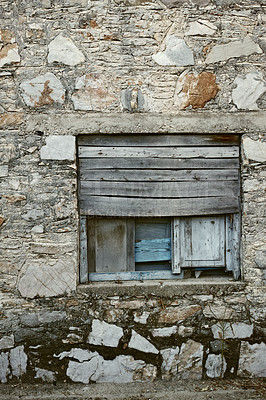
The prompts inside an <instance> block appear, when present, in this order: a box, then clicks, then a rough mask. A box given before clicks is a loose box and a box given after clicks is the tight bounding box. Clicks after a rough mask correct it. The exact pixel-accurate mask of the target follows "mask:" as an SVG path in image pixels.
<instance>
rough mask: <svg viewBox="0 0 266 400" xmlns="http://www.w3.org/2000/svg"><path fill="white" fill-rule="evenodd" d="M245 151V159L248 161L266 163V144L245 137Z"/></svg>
mask: <svg viewBox="0 0 266 400" xmlns="http://www.w3.org/2000/svg"><path fill="white" fill-rule="evenodd" d="M243 149H244V154H245V157H246V158H247V159H248V160H253V161H257V162H265V161H266V142H260V141H259V140H252V139H250V138H249V137H245V138H244V140H243Z"/></svg>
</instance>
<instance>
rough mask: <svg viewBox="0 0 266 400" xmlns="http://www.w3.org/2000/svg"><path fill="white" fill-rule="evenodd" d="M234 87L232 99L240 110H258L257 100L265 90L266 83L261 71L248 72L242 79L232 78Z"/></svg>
mask: <svg viewBox="0 0 266 400" xmlns="http://www.w3.org/2000/svg"><path fill="white" fill-rule="evenodd" d="M234 85H236V88H235V89H233V91H232V99H233V102H234V103H235V105H236V106H237V108H238V109H240V110H259V107H258V105H257V100H258V99H259V97H260V96H261V95H262V94H263V93H264V92H265V91H266V83H265V81H264V80H263V76H262V74H261V73H258V72H257V73H254V72H253V73H249V74H247V75H246V76H245V78H244V79H242V78H241V77H240V76H238V77H237V78H236V79H235V80H234Z"/></svg>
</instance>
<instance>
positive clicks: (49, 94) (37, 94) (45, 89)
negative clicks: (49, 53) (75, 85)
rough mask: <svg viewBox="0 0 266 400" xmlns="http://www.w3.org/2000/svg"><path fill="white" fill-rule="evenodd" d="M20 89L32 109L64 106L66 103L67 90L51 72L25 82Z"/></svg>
mask: <svg viewBox="0 0 266 400" xmlns="http://www.w3.org/2000/svg"><path fill="white" fill-rule="evenodd" d="M20 89H21V95H22V97H23V100H24V101H25V103H26V104H27V106H30V107H42V106H47V105H52V104H54V103H58V104H63V103H64V101H65V89H64V87H63V85H62V83H61V82H60V80H59V79H57V77H56V76H55V75H54V74H52V73H51V72H47V73H46V74H45V75H39V76H37V77H36V78H33V79H30V80H27V81H23V82H22V83H21V84H20Z"/></svg>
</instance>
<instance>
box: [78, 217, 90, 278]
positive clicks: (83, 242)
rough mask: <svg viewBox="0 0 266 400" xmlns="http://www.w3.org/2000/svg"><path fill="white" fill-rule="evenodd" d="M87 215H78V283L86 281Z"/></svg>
mask: <svg viewBox="0 0 266 400" xmlns="http://www.w3.org/2000/svg"><path fill="white" fill-rule="evenodd" d="M86 220H87V217H84V216H81V217H80V268H79V280H80V283H85V282H87V281H88V238H87V221H86Z"/></svg>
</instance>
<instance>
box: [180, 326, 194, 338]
mask: <svg viewBox="0 0 266 400" xmlns="http://www.w3.org/2000/svg"><path fill="white" fill-rule="evenodd" d="M193 332H194V328H193V327H192V326H184V325H180V326H179V327H178V335H179V336H182V337H190V336H191V335H192V334H193Z"/></svg>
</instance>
